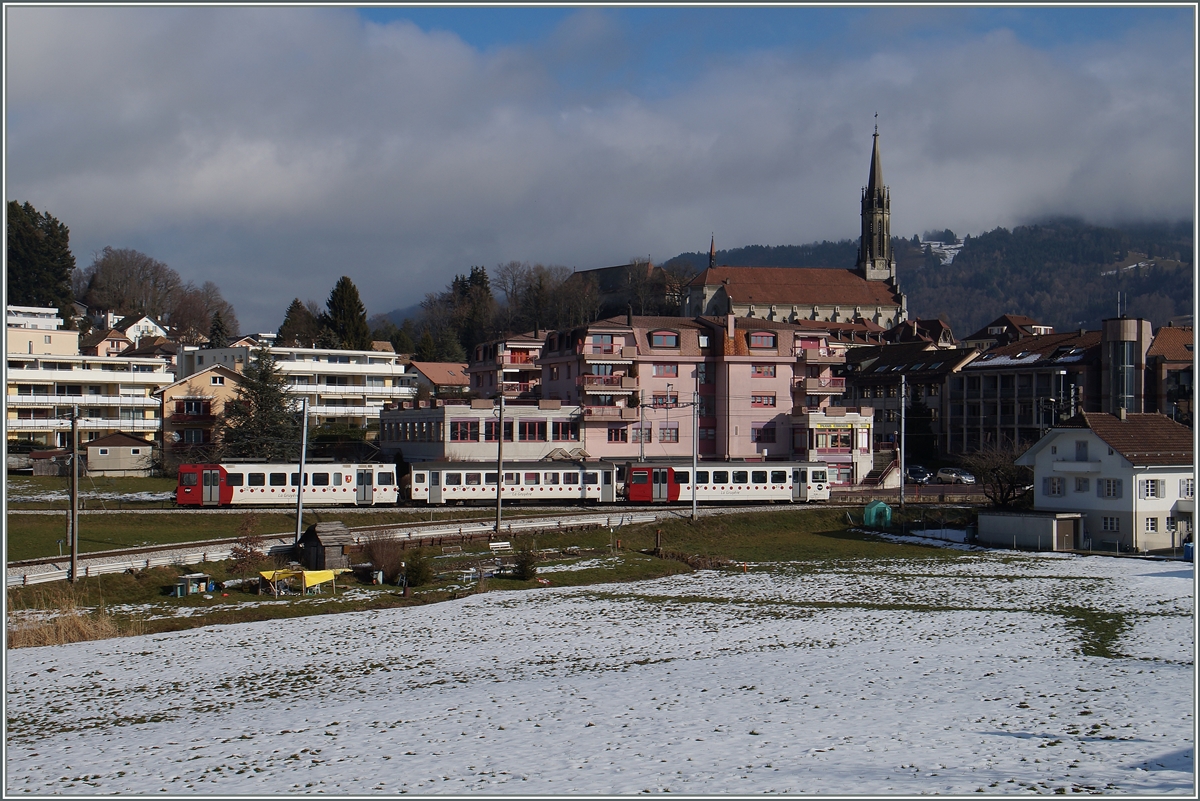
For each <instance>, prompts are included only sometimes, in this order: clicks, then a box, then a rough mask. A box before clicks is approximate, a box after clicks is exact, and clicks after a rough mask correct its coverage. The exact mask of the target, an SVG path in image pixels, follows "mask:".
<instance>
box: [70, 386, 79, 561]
mask: <svg viewBox="0 0 1200 801" xmlns="http://www.w3.org/2000/svg"><path fill="white" fill-rule="evenodd" d="M77 575H79V407H78V406H72V407H71V583H72V584H74V583H75V577H76V576H77Z"/></svg>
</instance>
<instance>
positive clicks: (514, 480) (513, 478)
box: [504, 473, 521, 486]
mask: <svg viewBox="0 0 1200 801" xmlns="http://www.w3.org/2000/svg"><path fill="white" fill-rule="evenodd" d="M520 483H521V474H520V473H505V474H504V484H505V485H506V486H508V485H517V484H520Z"/></svg>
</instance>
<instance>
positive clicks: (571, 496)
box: [175, 461, 830, 506]
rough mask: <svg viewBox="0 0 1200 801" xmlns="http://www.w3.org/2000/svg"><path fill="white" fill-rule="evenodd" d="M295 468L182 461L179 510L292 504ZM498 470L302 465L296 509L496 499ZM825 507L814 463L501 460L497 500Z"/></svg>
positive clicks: (824, 477)
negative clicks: (400, 472)
mask: <svg viewBox="0 0 1200 801" xmlns="http://www.w3.org/2000/svg"><path fill="white" fill-rule="evenodd" d="M300 484H301V481H300V478H299V466H298V465H296V464H271V463H233V462H226V463H222V464H185V465H181V466H180V468H179V483H178V486H177V487H176V493H175V500H176V503H177V504H178V505H180V506H295V505H296V492H297V489H298V487H299V486H300ZM497 486H498V482H497V471H496V466H495V465H494V464H490V463H487V462H418V463H416V464H413V465H412V467H411V470H410V472H409V473H408V475H406V476H404V478H403V480H402V482H400V484H398V483H397V481H396V467H395V466H394V465H390V464H329V463H314V464H306V465H305V467H304V480H303V491H304V498H303V501H304V505H305V506H337V505H344V506H379V505H384V504H396V503H398V502H401V501H408V502H411V503H416V504H427V505H443V504H460V503H464V504H470V503H495V502H496V490H497ZM693 488H694V490H695V495H696V500H697V502H701V503H712V502H722V503H732V502H739V501H745V502H766V501H775V502H786V503H810V502H812V501H827V500H829V496H830V491H829V490H830V487H829V470H828V468H827V467H826V465H825V464H824V463H821V462H708V463H703V462H702V463H700V465H698V466H697V469H696V471H695V480H694V481H693V476H692V468H691V464H690V463H687V464H685V463H682V462H661V461H651V462H626V463H624V464H620V465H618V464H616V463H615V462H605V461H599V462H505V463H504V484H503V489H502V494H503V497H504V500H506V501H533V502H549V501H567V502H576V503H578V502H585V503H586V502H590V503H622V502H627V503H647V504H653V503H689V502H691V500H692V492H693Z"/></svg>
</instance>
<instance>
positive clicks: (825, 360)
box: [792, 345, 846, 364]
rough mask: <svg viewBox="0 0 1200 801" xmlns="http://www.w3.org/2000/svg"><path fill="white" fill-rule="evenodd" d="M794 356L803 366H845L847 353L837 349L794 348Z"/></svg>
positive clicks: (797, 346)
mask: <svg viewBox="0 0 1200 801" xmlns="http://www.w3.org/2000/svg"><path fill="white" fill-rule="evenodd" d="M792 355H793V356H795V357H796V359H797V360H798V361H800V362H801V363H803V364H845V363H846V351H844V350H838V349H836V348H802V347H800V346H799V345H796V346H793V348H792Z"/></svg>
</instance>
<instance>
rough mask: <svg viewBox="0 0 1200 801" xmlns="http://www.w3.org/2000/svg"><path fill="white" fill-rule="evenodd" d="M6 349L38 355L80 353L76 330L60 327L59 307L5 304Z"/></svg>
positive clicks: (75, 354) (11, 351) (9, 351)
mask: <svg viewBox="0 0 1200 801" xmlns="http://www.w3.org/2000/svg"><path fill="white" fill-rule="evenodd" d="M5 311H6V317H5V325H6V328H5V332H4V339H5V349H6V350H7V352H8V353H23V354H26V355H37V356H77V355H79V332H78V331H68V330H65V329H63V327H62V325H63V319H62V318H61V317H59V316H58V309H55V308H51V307H43V306H8V307H6V309H5Z"/></svg>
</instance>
